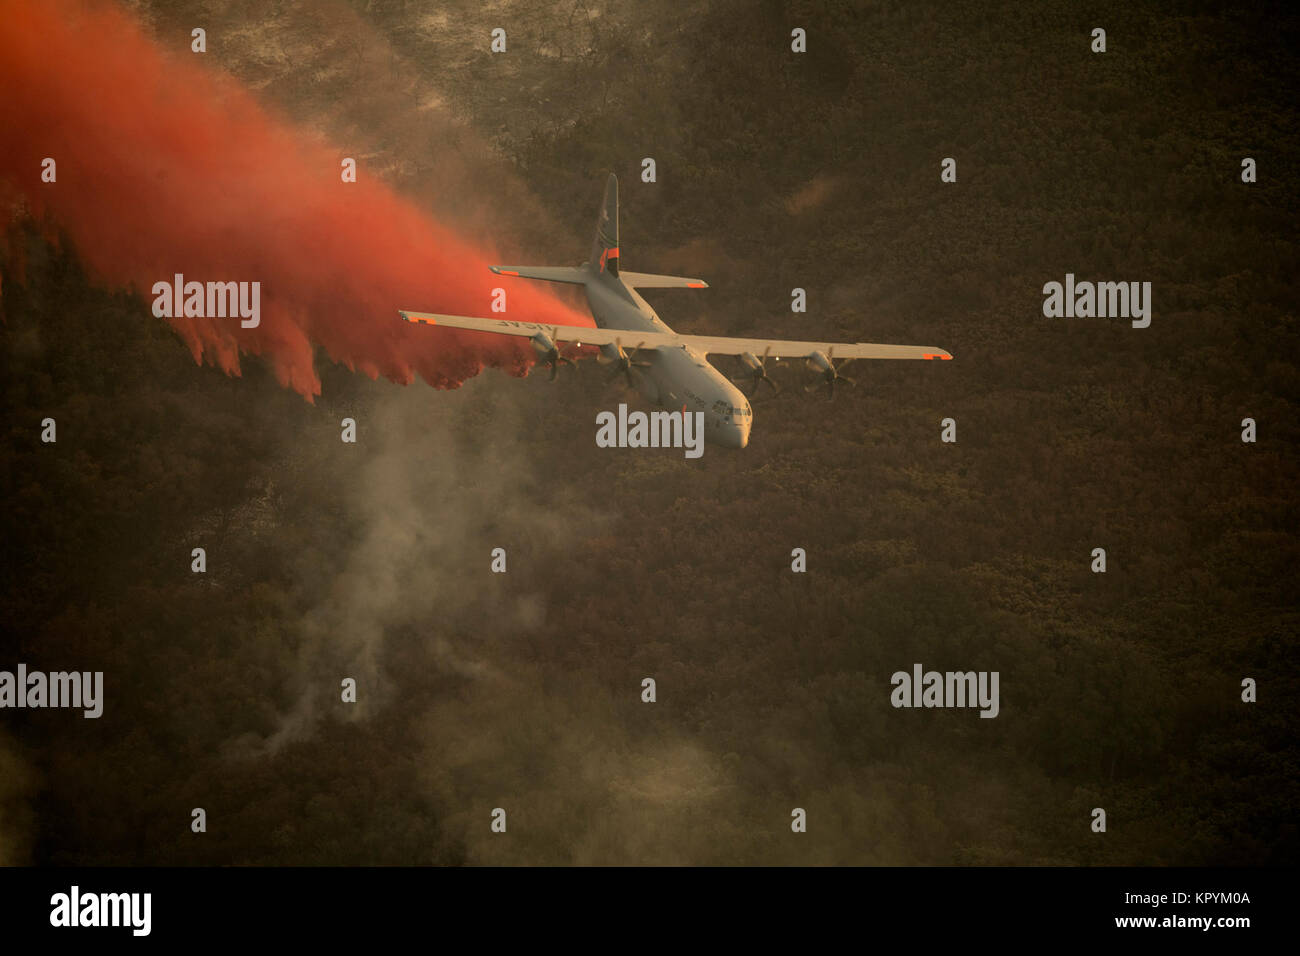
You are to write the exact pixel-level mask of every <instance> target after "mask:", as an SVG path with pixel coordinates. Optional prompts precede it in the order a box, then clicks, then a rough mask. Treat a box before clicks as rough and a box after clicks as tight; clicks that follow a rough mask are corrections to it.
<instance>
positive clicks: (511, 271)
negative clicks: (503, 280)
mask: <svg viewBox="0 0 1300 956" xmlns="http://www.w3.org/2000/svg"><path fill="white" fill-rule="evenodd" d="M497 275H499V276H517V275H519V273H518V272H516V271H515V270H514V269H498V270H497Z"/></svg>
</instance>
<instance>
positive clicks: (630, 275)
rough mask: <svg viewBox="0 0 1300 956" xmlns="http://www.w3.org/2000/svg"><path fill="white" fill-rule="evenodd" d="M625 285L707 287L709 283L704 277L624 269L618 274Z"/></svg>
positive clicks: (639, 286)
mask: <svg viewBox="0 0 1300 956" xmlns="http://www.w3.org/2000/svg"><path fill="white" fill-rule="evenodd" d="M618 277H619V278H620V279H622V280H623V284H624V285H628V286H631V287H632V288H634V289H707V288H708V287H709V284H708V283H707V282H705V281H704V280H703V279H684V278H682V277H681V276H656V275H651V274H650V273H648V272H628V271H627V270H626V269H624V270H623V271H622V272H620V273H619V274H618Z"/></svg>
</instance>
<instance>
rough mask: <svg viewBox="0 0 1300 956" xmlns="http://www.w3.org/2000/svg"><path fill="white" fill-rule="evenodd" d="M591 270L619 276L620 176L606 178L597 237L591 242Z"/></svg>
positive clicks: (597, 223) (597, 222)
mask: <svg viewBox="0 0 1300 956" xmlns="http://www.w3.org/2000/svg"><path fill="white" fill-rule="evenodd" d="M591 271H592V272H593V273H595V274H596V275H601V274H603V273H606V272H607V273H609V274H610V275H612V276H614V277H615V278H617V277H618V177H617V176H615V175H614V174H613V173H610V174H609V179H607V180H605V198H604V200H603V201H602V202H601V204H600V218H598V219H597V220H596V237H595V239H593V240H592V243H591Z"/></svg>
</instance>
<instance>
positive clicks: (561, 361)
mask: <svg viewBox="0 0 1300 956" xmlns="http://www.w3.org/2000/svg"><path fill="white" fill-rule="evenodd" d="M559 333H560V330H559V327H558V326H556V327H552V329H551V334H550V336H547V335H545V334H544V333H542V332H538V333H537V334H536V335H534V336H533V348H535V349H536V350H537V353H538V355H539V356H541V359H542V362H543V363H544V364H546V365H549V366H550V367H551V381H552V382H554V381H555V377H556V376H557V375H559V374H560V366H561V365H573V359H570V358H566V357H565V356H563V355H561V354H560V347H559V346H558V345H556V344H555V339H556V338H557V337H558V336H559Z"/></svg>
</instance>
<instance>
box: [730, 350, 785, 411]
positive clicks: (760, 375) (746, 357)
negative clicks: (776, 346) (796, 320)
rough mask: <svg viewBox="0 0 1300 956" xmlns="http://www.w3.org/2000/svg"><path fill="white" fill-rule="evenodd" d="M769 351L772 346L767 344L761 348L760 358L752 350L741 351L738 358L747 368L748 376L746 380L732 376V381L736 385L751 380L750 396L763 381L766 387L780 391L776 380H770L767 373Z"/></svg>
mask: <svg viewBox="0 0 1300 956" xmlns="http://www.w3.org/2000/svg"><path fill="white" fill-rule="evenodd" d="M771 352H772V346H770V345H769V346H768V347H767V348H765V349H763V357H762V358H757V357H755V356H754V354H753V353H752V352H742V353H741V355H740V360H741V361H742V362H744V363H745V367H746V368H747V369H749V378H748V381H746V379H743V378H733V379H732V381H733V382H735V383H736V384H737V385H748V384H750V383H751V382H752V383H753V384H752V386H751V387H750V389H749V397H750V398H753V397H754V396H755V395H756V394H757V393H758V386H760V385H762V384H763V383H764V382H766V383H767V386H768V388H770V389H771V390H772V391H774V392H779V391H781V389H780V387H779V386H778V385H777V384H776V382H774V381H772V379H771V378H769V377H768V374H767V357H768V355H770V354H771Z"/></svg>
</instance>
